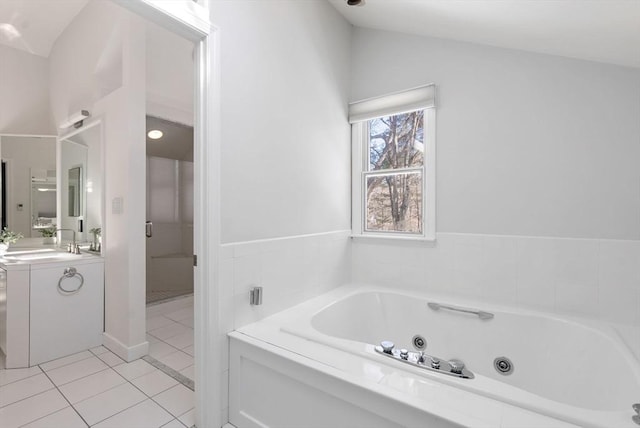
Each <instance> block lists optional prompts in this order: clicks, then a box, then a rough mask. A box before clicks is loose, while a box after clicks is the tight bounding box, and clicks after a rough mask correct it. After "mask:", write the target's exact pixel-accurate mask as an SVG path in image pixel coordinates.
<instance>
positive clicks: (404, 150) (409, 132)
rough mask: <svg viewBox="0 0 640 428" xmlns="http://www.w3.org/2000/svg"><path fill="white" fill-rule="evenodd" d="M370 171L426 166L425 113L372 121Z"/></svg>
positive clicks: (387, 117)
mask: <svg viewBox="0 0 640 428" xmlns="http://www.w3.org/2000/svg"><path fill="white" fill-rule="evenodd" d="M368 148H369V171H377V170H382V169H398V168H411V167H416V166H422V162H423V153H424V110H418V111H413V112H410V113H403V114H397V115H394V116H385V117H379V118H376V119H372V120H370V121H369V147H368Z"/></svg>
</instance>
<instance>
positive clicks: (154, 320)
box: [147, 315, 175, 331]
mask: <svg viewBox="0 0 640 428" xmlns="http://www.w3.org/2000/svg"><path fill="white" fill-rule="evenodd" d="M173 323H175V320H172V319H170V318H167V317H165V316H163V315H156V316H154V317H151V318H147V331H151V330H155V329H156V328H160V327H164V326H167V325H171V324H173Z"/></svg>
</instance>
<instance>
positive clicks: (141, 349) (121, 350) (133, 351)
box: [102, 332, 149, 362]
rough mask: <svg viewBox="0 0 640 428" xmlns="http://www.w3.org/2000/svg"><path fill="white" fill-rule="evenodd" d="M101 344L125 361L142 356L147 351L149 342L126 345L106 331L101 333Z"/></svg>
mask: <svg viewBox="0 0 640 428" xmlns="http://www.w3.org/2000/svg"><path fill="white" fill-rule="evenodd" d="M102 345H103V346H104V347H105V348H107V349H108V350H110V351H111V352H113V353H114V354H116V355H117V356H118V357H120V358H122V359H123V360H125V361H127V362H131V361H134V360H137V359H138V358H142V357H144V356H145V355H147V354H148V353H149V342H147V341H144V342H142V343H139V344H137V345H135V346H126V345H125V344H124V343H122V342H120V341H119V340H118V339H116V338H115V337H113V336H111V335H110V334H109V333H107V332H104V333H102Z"/></svg>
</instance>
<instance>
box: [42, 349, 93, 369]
mask: <svg viewBox="0 0 640 428" xmlns="http://www.w3.org/2000/svg"><path fill="white" fill-rule="evenodd" d="M92 356H93V354H92V353H91V352H89V351H82V352H78V353H77V354H73V355H69V356H66V357H62V358H58V359H57V360H52V361H49V362H46V363H42V364H40V368H41V369H42V370H44V371H45V372H48V371H49V370H53V369H57V368H58V367H62V366H66V365H69V364H72V363H75V362H77V361H81V360H85V359H87V358H90V357H92Z"/></svg>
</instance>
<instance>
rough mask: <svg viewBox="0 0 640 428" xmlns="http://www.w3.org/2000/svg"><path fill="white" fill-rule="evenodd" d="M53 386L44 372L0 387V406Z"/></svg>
mask: <svg viewBox="0 0 640 428" xmlns="http://www.w3.org/2000/svg"><path fill="white" fill-rule="evenodd" d="M53 388H55V386H54V385H53V384H52V383H51V381H50V380H49V378H47V376H45V374H44V373H40V374H39V375H35V376H31V377H28V378H26V379H22V380H19V381H17V382H13V383H10V384H8V385H5V386H2V387H0V407H4V406H7V405H9V404H11V403H15V402H16V401H20V400H24V399H25V398H28V397H31V396H33V395H37V394H39V393H41V392H44V391H47V390H49V389H53Z"/></svg>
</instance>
